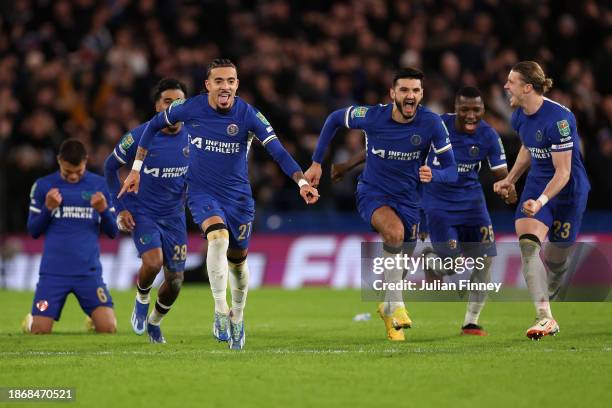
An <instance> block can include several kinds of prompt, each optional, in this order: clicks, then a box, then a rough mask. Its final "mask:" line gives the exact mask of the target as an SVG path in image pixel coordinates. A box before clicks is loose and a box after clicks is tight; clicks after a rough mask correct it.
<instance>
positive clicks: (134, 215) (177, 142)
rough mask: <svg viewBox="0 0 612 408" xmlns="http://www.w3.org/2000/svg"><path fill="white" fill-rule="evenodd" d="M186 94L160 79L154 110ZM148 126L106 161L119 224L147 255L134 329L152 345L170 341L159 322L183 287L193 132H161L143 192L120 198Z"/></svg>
mask: <svg viewBox="0 0 612 408" xmlns="http://www.w3.org/2000/svg"><path fill="white" fill-rule="evenodd" d="M185 92H186V88H185V85H183V84H182V83H181V82H179V81H177V80H176V79H163V80H161V81H160V82H159V84H158V85H157V88H156V91H155V94H154V102H155V111H156V112H161V111H163V110H165V109H167V108H168V106H170V104H171V103H172V102H174V101H175V100H179V99H181V100H182V99H185ZM145 127H146V124H142V125H140V126H138V127H137V128H135V129H133V130H131V131H130V132H128V133H127V134H126V135H125V136H124V137H123V139H122V140H121V142H120V143H119V144H118V145H117V147H115V150H113V153H112V154H111V155H110V156H108V158H107V159H106V162H105V164H104V174H105V176H106V181H107V183H108V186H109V190H110V191H111V193H112V194H113V198H114V202H115V208H116V209H117V211H118V215H117V224H118V226H119V228H120V229H121V230H122V231H128V232H131V233H132V238H133V240H134V244H135V245H136V249H137V250H138V254H139V255H140V258H141V259H142V265H141V267H140V269H139V271H138V280H137V282H136V289H137V291H136V303H135V305H134V311H133V312H132V329H133V330H134V332H135V333H136V334H138V335H142V334H143V333H144V332H145V329H146V331H147V333H148V336H149V340H150V341H151V342H152V343H165V342H166V341H165V339H164V337H163V335H162V332H161V329H160V323H161V321H162V318H163V317H164V316H165V315H166V314H167V313H168V312H169V311H170V308H171V307H172V304H173V303H174V301H175V300H176V298H177V296H178V294H179V291H180V290H181V285H182V283H183V272H184V270H185V259H186V257H187V226H186V223H185V175H186V174H187V168H188V160H189V144H188V142H189V141H188V139H189V135H188V134H187V131H186V130H185V128H184V126H181V124H177V125H176V126H167V127H165V128H163V129H161V130H160V131H158V132H157V134H156V137H155V138H154V139H153V141H152V143H151V146H150V148H149V155H147V157H146V159H145V160H144V164H143V165H144V175H143V177H142V180H141V184H140V191H139V192H138V194H133V193H130V194H127V195H125V196H123V197H122V198H120V199H116V198H115V197H116V196H117V193H118V192H119V189H120V187H121V182H120V181H119V177H118V175H117V171H118V170H119V169H120V168H121V167H122V166H123V165H125V164H127V163H130V164H131V163H132V162H133V161H134V158H135V156H136V148H137V146H138V142H139V141H140V138H141V137H142V133H143V132H144V129H145ZM162 266H163V267H164V282H163V283H162V285H161V287H160V288H159V292H158V294H157V301H156V302H155V307H154V309H153V312H151V314H150V315H149V317H148V319H147V313H148V312H149V292H150V291H151V287H152V286H153V281H154V280H155V277H156V276H157V274H158V273H159V271H160V269H161V268H162ZM145 325H146V327H145Z"/></svg>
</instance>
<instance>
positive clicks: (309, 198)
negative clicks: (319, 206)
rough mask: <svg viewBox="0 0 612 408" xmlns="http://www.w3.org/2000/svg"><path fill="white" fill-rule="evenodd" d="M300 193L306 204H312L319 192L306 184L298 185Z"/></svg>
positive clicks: (317, 198) (316, 199) (317, 199)
mask: <svg viewBox="0 0 612 408" xmlns="http://www.w3.org/2000/svg"><path fill="white" fill-rule="evenodd" d="M300 195H301V196H302V198H303V199H304V201H305V202H306V204H314V203H316V202H317V201H319V192H318V191H317V189H316V188H314V187H313V186H310V185H307V184H304V185H303V186H302V187H300Z"/></svg>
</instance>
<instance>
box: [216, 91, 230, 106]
mask: <svg viewBox="0 0 612 408" xmlns="http://www.w3.org/2000/svg"><path fill="white" fill-rule="evenodd" d="M218 100H219V105H227V104H228V103H229V101H230V94H229V93H222V94H219V98H218Z"/></svg>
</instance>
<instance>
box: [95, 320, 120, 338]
mask: <svg viewBox="0 0 612 408" xmlns="http://www.w3.org/2000/svg"><path fill="white" fill-rule="evenodd" d="M94 327H95V329H96V333H99V334H113V333H115V332H116V331H117V320H116V319H115V318H114V317H113V318H108V319H103V320H101V321H97V322H95V324H94Z"/></svg>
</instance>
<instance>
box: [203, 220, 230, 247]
mask: <svg viewBox="0 0 612 408" xmlns="http://www.w3.org/2000/svg"><path fill="white" fill-rule="evenodd" d="M204 235H206V239H207V240H208V247H209V248H215V249H223V250H224V251H227V247H228V246H229V232H228V230H227V227H226V226H225V224H223V223H217V224H213V225H211V226H209V227H208V228H207V229H206V231H205V232H204Z"/></svg>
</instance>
